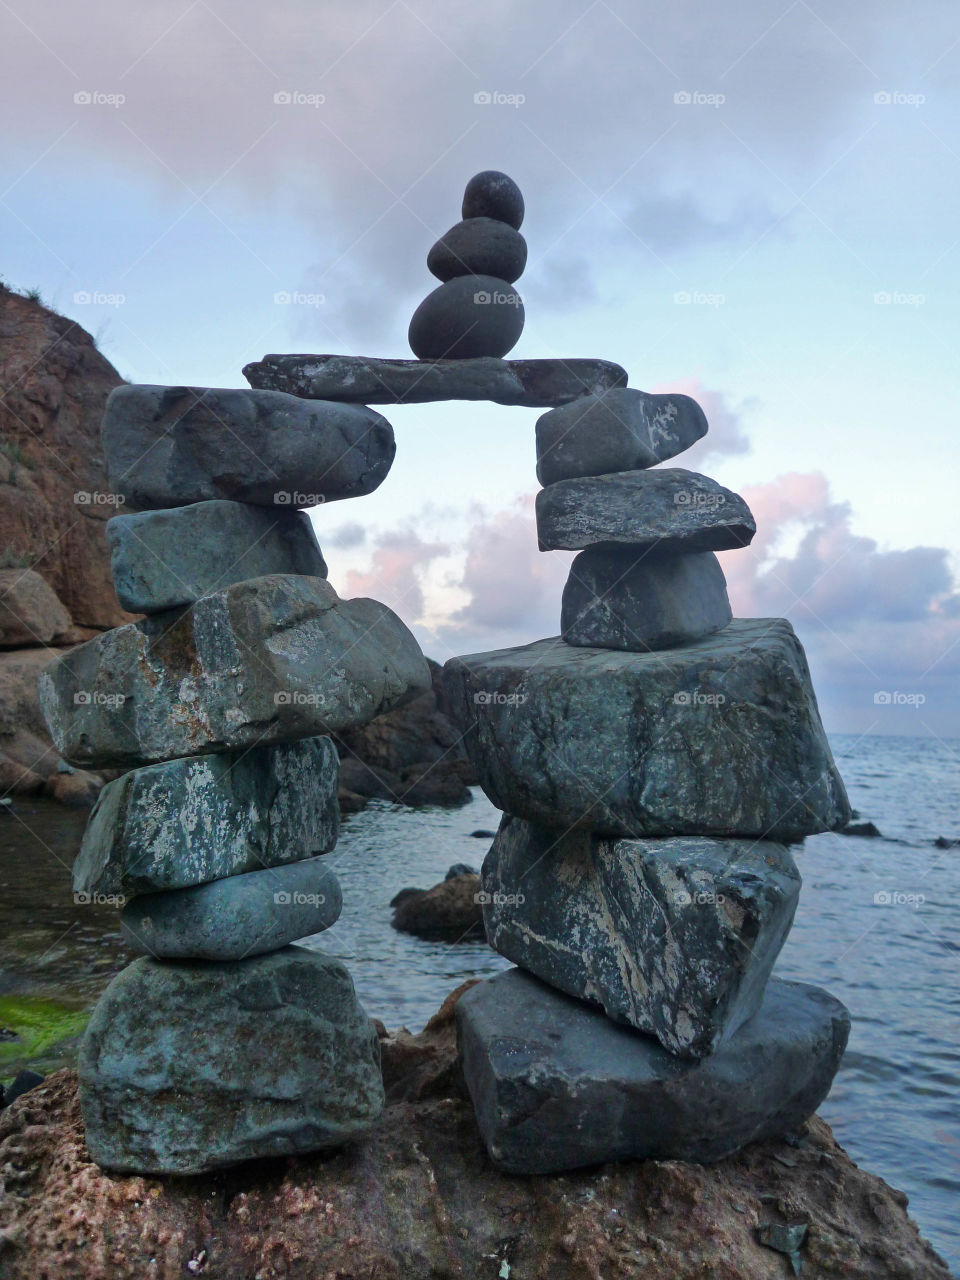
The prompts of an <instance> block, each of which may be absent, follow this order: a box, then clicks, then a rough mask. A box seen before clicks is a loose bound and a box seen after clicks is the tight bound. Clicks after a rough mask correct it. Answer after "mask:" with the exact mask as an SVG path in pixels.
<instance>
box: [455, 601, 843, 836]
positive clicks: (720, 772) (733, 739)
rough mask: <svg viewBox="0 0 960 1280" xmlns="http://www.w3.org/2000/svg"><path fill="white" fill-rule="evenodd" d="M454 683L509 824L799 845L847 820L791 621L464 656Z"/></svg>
mask: <svg viewBox="0 0 960 1280" xmlns="http://www.w3.org/2000/svg"><path fill="white" fill-rule="evenodd" d="M442 680H443V688H444V691H445V696H446V700H447V704H448V706H449V708H450V714H451V716H452V717H453V719H454V721H455V723H456V724H457V725H458V727H459V729H460V730H461V732H462V733H463V734H464V747H465V749H466V751H467V754H468V756H469V757H470V760H471V762H472V763H473V766H474V768H475V769H476V771H477V776H478V778H479V781H480V785H481V786H482V787H483V789H484V791H485V792H486V794H487V796H488V797H489V798H490V800H491V801H492V802H493V803H494V804H495V805H496V806H497V808H498V809H502V810H503V811H504V812H505V813H512V814H516V815H517V816H518V817H521V818H529V819H530V820H531V821H532V822H540V823H543V824H544V825H546V826H548V827H560V828H569V827H578V828H585V829H593V830H596V831H598V832H601V833H604V834H608V835H619V836H631V837H635V838H640V837H643V836H662V835H702V836H731V835H744V836H760V837H763V838H768V839H772V840H783V841H787V842H789V841H792V840H798V839H800V838H801V837H803V836H805V835H812V834H813V833H815V832H817V831H825V830H830V829H832V828H834V827H838V826H843V825H844V824H845V823H846V822H848V821H849V815H850V805H849V803H848V801H847V796H846V792H845V791H844V787H843V783H842V781H841V780H840V776H839V774H838V773H837V769H836V766H835V765H834V762H833V756H832V755H831V752H830V746H829V744H828V742H827V738H826V734H825V733H824V731H823V725H822V724H821V722H820V714H819V711H818V709H817V702H816V698H815V697H814V693H813V688H812V686H811V683H810V673H809V670H808V668H807V662H806V658H805V656H804V652H803V648H802V646H801V645H800V642H799V641H798V640H797V637H796V636H795V635H794V632H793V628H792V627H791V626H790V623H789V622H787V621H786V620H785V619H783V618H735V619H734V620H733V621H732V622H731V623H730V624H729V626H726V627H724V629H723V630H722V631H718V632H717V633H716V634H715V635H713V636H709V637H707V638H706V639H705V640H699V641H696V642H694V643H693V644H689V645H686V646H685V647H684V648H682V649H663V650H660V651H659V652H657V653H621V652H617V651H616V650H614V649H581V648H574V647H573V646H571V645H568V644H565V643H564V642H563V641H562V640H561V639H559V638H556V639H550V640H539V641H537V642H536V643H535V644H529V645H523V646H520V647H518V648H515V649H501V650H497V651H494V652H492V653H477V654H470V655H468V656H466V657H462V658H452V659H451V660H450V661H449V662H448V663H447V664H446V666H445V667H444V668H443V676H442Z"/></svg>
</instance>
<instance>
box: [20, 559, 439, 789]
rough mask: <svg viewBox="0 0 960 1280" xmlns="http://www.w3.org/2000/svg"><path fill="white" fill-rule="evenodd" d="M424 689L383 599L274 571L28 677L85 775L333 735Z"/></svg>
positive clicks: (417, 659) (67, 754)
mask: <svg viewBox="0 0 960 1280" xmlns="http://www.w3.org/2000/svg"><path fill="white" fill-rule="evenodd" d="M429 688H430V674H429V671H428V670H427V664H426V662H425V660H424V657H423V654H422V653H421V652H420V646H419V645H418V644H417V642H416V640H415V639H414V638H413V636H412V635H411V633H410V632H409V631H408V630H407V628H406V627H405V626H404V625H403V623H402V622H401V621H400V619H399V618H398V617H397V616H396V614H395V613H393V612H391V610H390V609H388V608H387V607H386V605H383V604H379V603H378V602H377V601H375V600H364V599H358V600H341V599H340V597H339V596H338V595H337V593H336V592H335V591H334V589H333V588H332V587H331V586H330V585H329V583H327V582H324V581H323V579H322V578H304V577H294V576H291V575H283V574H277V575H273V576H268V577H264V578H252V579H250V580H249V581H247V582H238V583H234V584H233V585H232V586H230V587H227V588H226V589H225V590H223V591H217V592H215V593H213V594H212V595H208V596H203V597H202V598H201V599H199V600H198V601H197V602H196V603H195V604H194V605H192V606H191V607H190V608H189V609H187V610H184V611H183V612H182V613H181V614H179V615H177V614H174V615H172V618H171V615H170V614H154V615H153V616H152V617H148V618H146V619H144V620H142V621H140V622H135V623H130V624H128V625H127V626H125V627H117V628H116V629H115V630H113V631H107V632H105V633H104V634H103V635H101V636H98V637H97V638H96V639H95V640H90V641H88V642H87V643H86V644H82V645H78V646H77V647H76V648H75V649H71V650H69V651H68V652H67V653H65V654H64V655H63V656H62V657H61V658H59V659H57V660H56V661H55V662H53V663H52V664H51V665H50V666H49V667H47V668H46V670H45V671H44V672H43V673H42V674H41V676H40V682H39V691H40V704H41V709H42V711H43V714H44V717H45V719H46V722H47V726H48V728H49V730H50V735H51V737H52V738H53V740H54V742H55V743H56V744H57V750H58V751H59V752H60V754H61V755H62V756H63V757H64V759H66V760H69V761H70V763H71V764H75V765H81V766H87V765H92V766H94V767H97V768H100V767H105V766H108V765H120V766H128V767H129V766H133V765H141V764H150V763H153V762H154V761H158V760H171V759H174V758H176V757H178V756H194V755H202V754H205V753H206V752H209V751H239V750H242V749H244V748H246V747H252V746H270V745H273V744H275V743H278V742H293V741H296V740H297V739H298V738H313V737H316V736H317V735H318V734H323V733H334V732H336V731H338V730H341V729H347V728H351V727H353V726H355V725H359V724H363V723H365V722H366V721H367V720H370V719H372V718H373V717H374V716H376V715H378V714H379V713H380V712H381V711H387V710H389V709H390V708H391V707H395V706H399V705H400V704H401V703H402V702H404V701H405V700H407V699H408V698H412V697H415V696H416V695H417V694H419V693H423V692H424V691H425V690H427V689H429Z"/></svg>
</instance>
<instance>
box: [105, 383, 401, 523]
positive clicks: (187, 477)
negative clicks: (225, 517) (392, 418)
mask: <svg viewBox="0 0 960 1280" xmlns="http://www.w3.org/2000/svg"><path fill="white" fill-rule="evenodd" d="M102 437H103V448H104V453H105V454H106V461H107V471H108V475H109V477H110V487H111V489H112V490H113V492H114V493H118V494H122V495H123V496H124V497H125V499H126V502H127V504H128V505H129V506H130V507H131V508H134V509H136V508H141V509H153V508H156V507H180V506H184V505H186V504H187V503H189V502H204V501H206V500H208V499H211V498H226V499H230V500H232V501H236V502H251V503H254V504H255V505H257V506H264V507H276V506H281V507H315V506H317V505H319V504H320V503H322V502H336V501H338V500H340V499H342V498H359V497H361V496H362V495H363V494H366V493H372V492H373V490H374V489H376V488H377V486H378V485H379V484H380V483H381V482H382V481H383V479H384V478H385V477H386V474H387V472H388V471H389V470H390V467H391V465H392V463H393V455H394V453H395V452H396V442H395V441H394V438H393V428H392V427H391V426H390V423H389V422H387V420H386V418H384V417H381V415H380V414H379V413H375V412H374V411H373V410H372V409H367V408H365V407H361V406H360V405H350V406H348V405H342V404H333V403H327V402H318V403H316V404H305V403H304V401H303V399H302V398H300V397H298V396H289V395H285V394H283V393H282V392H279V391H247V390H243V389H234V388H232V387H159V386H122V387H117V388H116V389H115V390H114V391H112V392H111V393H110V396H109V398H108V400H107V408H106V412H105V414H104V418H103V428H102Z"/></svg>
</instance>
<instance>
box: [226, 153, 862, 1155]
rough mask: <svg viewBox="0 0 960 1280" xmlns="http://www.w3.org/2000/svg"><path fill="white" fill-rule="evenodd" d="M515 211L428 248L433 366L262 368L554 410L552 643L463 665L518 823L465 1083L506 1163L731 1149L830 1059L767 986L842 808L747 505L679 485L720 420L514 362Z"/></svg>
mask: <svg viewBox="0 0 960 1280" xmlns="http://www.w3.org/2000/svg"><path fill="white" fill-rule="evenodd" d="M522 208H523V204H522V197H520V194H519V191H517V190H516V188H515V184H513V183H512V182H511V180H510V179H508V178H507V177H506V175H504V174H499V173H496V172H487V173H483V174H478V175H477V177H476V178H474V179H472V180H471V182H470V183H469V184H468V186H467V198H466V199H465V201H464V209H463V214H464V221H463V222H461V223H459V224H458V226H457V227H454V228H452V229H451V231H449V232H448V233H447V235H446V236H444V237H443V238H442V239H441V240H440V241H438V242H437V244H436V245H435V246H434V248H433V249H432V250H431V252H430V259H429V262H430V266H431V269H433V270H434V271H435V273H436V274H438V275H440V277H441V279H444V280H445V283H444V284H443V285H442V286H441V287H440V288H439V289H437V290H435V291H434V293H432V294H431V295H430V296H429V297H428V298H427V299H426V300H425V301H424V302H423V303H422V304H421V306H420V308H419V309H418V311H417V313H416V314H415V316H414V318H413V322H412V323H411V326H410V343H411V346H412V348H413V350H414V351H415V353H416V354H417V355H418V356H419V357H420V359H419V360H415V361H411V360H375V359H372V358H367V357H362V356H354V357H345V356H337V355H324V356H313V355H305V356H297V355H290V356H283V355H271V356H266V357H265V358H264V359H263V360H262V361H260V362H258V363H257V364H252V365H248V366H247V367H246V369H245V370H244V372H245V374H246V376H247V378H248V379H249V381H250V382H251V385H253V386H254V387H258V388H263V389H266V390H274V391H280V392H287V393H290V394H293V395H296V396H301V397H304V398H306V399H308V400H311V399H325V400H328V401H341V402H343V401H346V402H351V401H352V402H358V403H363V404H366V405H369V404H382V403H400V402H419V401H428V400H443V399H458V398H459V399H467V400H482V399H487V400H492V401H495V402H497V403H500V404H515V405H526V406H538V407H542V408H546V409H549V410H550V411H549V412H547V413H545V414H544V415H543V416H542V417H541V418H540V419H539V421H538V422H537V428H536V443H537V474H538V477H539V479H540V481H541V483H542V485H543V486H544V487H543V489H542V491H541V492H540V494H539V495H538V498H537V529H538V536H539V541H540V546H541V548H542V549H543V550H553V549H557V550H559V549H564V550H574V551H577V552H579V554H578V555H577V557H576V558H575V560H574V561H573V564H572V567H571V570H570V576H569V580H568V582H567V585H566V588H565V590H564V593H563V601H562V608H561V628H560V629H561V635H560V636H559V637H556V638H552V639H546V640H540V641H537V642H536V643H533V644H529V645H524V646H521V647H518V648H512V649H504V650H499V651H495V652H491V653H482V654H473V655H470V656H467V657H462V658H455V659H453V660H451V661H450V662H448V663H447V664H446V667H445V668H444V672H443V682H444V689H445V696H446V701H447V704H448V707H449V709H450V711H451V714H452V715H453V716H454V717H455V719H456V720H457V721H458V723H459V726H460V728H461V730H462V732H463V734H464V741H465V746H466V748H467V752H468V754H469V756H470V758H471V761H472V763H473V766H474V768H475V769H476V771H477V775H478V777H479V779H480V782H481V785H482V787H483V789H484V791H485V792H486V794H487V796H488V797H489V798H490V800H491V801H492V802H493V803H494V804H495V805H496V806H497V807H498V808H499V809H501V810H502V811H503V814H504V817H503V820H502V822H501V825H500V829H499V831H498V833H497V836H496V838H495V840H494V842H493V845H492V847H491V849H490V851H489V853H488V855H487V857H486V860H485V862H484V866H483V895H482V896H483V900H484V902H483V905H484V918H485V924H486V929H487V935H488V938H489V941H490V942H491V944H492V945H493V946H494V947H495V948H496V949H497V950H498V951H499V952H501V954H503V955H504V956H505V957H507V958H508V959H509V960H511V961H512V962H513V963H514V964H515V965H516V966H517V967H516V968H513V969H510V970H507V971H505V972H503V973H501V974H498V975H497V976H496V977H494V978H492V979H490V980H489V981H486V982H482V983H479V984H478V985H476V986H474V987H473V988H471V990H470V991H468V992H467V993H466V994H465V995H464V996H463V997H462V998H461V999H460V1001H459V1003H458V1005H457V1020H458V1037H459V1046H460V1055H461V1060H462V1064H463V1069H464V1074H465V1077H466V1081H467V1085H468V1087H469V1089H470V1093H471V1096H472V1098H473V1102H474V1106H475V1110H476V1114H477V1119H478V1122H479V1125H480V1129H481V1132H482V1134H483V1138H484V1141H485V1143H486V1146H487V1149H488V1151H489V1154H490V1156H491V1158H492V1160H493V1161H494V1163H495V1164H496V1165H497V1166H498V1167H500V1168H502V1169H504V1170H507V1171H510V1172H516V1173H551V1172H558V1171H562V1170H566V1169H573V1168H577V1167H580V1166H584V1165H589V1164H595V1163H599V1162H603V1161H607V1160H616V1159H623V1158H628V1157H634V1158H645V1157H651V1158H657V1159H688V1160H699V1161H713V1160H718V1159H721V1158H723V1157H724V1156H726V1155H729V1154H731V1153H732V1152H734V1151H736V1150H737V1149H738V1148H739V1147H741V1146H743V1145H744V1144H745V1143H748V1142H751V1141H754V1140H756V1139H760V1138H764V1137H768V1136H775V1135H783V1134H785V1133H789V1132H790V1131H791V1130H794V1129H796V1128H798V1127H799V1126H801V1125H802V1124H803V1122H804V1121H805V1120H806V1119H807V1118H808V1117H809V1116H810V1115H811V1114H812V1113H813V1111H814V1110H815V1109H816V1108H817V1106H818V1105H819V1104H820V1102H821V1101H822V1100H823V1098H824V1097H825V1096H826V1094H827V1092H828V1091H829V1088H830V1086H831V1083H832V1081H833V1078H834V1075H835V1073H836V1070H837V1068H838V1066H839V1063H840V1059H841V1057H842V1055H843V1052H844V1049H845V1046H846V1042H847V1036H848V1033H849V1025H850V1024H849V1015H848V1013H847V1011H846V1009H845V1008H844V1007H843V1005H842V1004H841V1003H840V1002H839V1001H837V1000H836V999H834V998H833V997H832V996H831V995H829V994H828V993H827V992H825V991H822V990H820V989H819V988H817V987H812V986H809V985H806V984H803V983H798V982H790V981H785V980H781V979H779V978H776V977H772V976H771V974H772V970H773V966H774V962H775V961H776V958H777V956H778V954H779V952H780V950H781V947H782V946H783V943H784V941H785V939H786V937H787V934H788V932H789V930H790V927H791V924H792V922H793V917H794V912H795V909H796V905H797V900H798V895H799V892H800V875H799V873H798V871H797V867H796V864H795V862H794V860H793V857H792V854H791V850H790V846H791V845H794V844H796V843H797V842H799V841H800V840H802V839H803V837H804V836H806V835H808V834H812V833H815V832H820V831H826V830H830V829H833V828H835V827H839V826H843V825H844V824H845V823H846V822H847V821H848V820H849V817H850V809H849V805H848V802H847V797H846V794H845V791H844V788H843V783H842V781H841V779H840V777H839V775H838V773H837V770H836V767H835V765H834V762H833V758H832V756H831V753H830V748H829V745H828V743H827V740H826V736H825V734H824V731H823V727H822V724H821V721H820V716H819V712H818V709H817V704H816V698H815V696H814V692H813V688H812V685H811V681H810V674H809V671H808V668H807V663H806V659H805V656H804V653H803V649H802V647H801V645H800V643H799V641H798V640H797V637H796V636H795V635H794V632H793V630H792V628H791V626H790V624H789V623H788V622H786V621H785V620H783V619H776V618H773V619H771V618H760V619H758V618H748V619H734V618H733V617H732V614H731V609H730V604H729V601H728V599H727V592H726V583H725V580H724V577H723V573H722V571H721V568H720V565H719V563H718V561H717V559H716V552H718V551H722V550H732V549H735V548H739V547H744V546H746V545H747V544H748V543H749V542H750V540H751V538H752V537H753V534H754V532H755V526H754V521H753V517H752V516H751V513H750V511H749V509H748V507H747V505H746V503H745V502H744V501H743V499H742V498H740V497H739V496H738V495H736V494H735V493H732V492H730V491H729V490H728V489H725V488H723V487H722V486H721V485H719V484H717V483H716V482H715V481H713V480H711V479H710V478H709V477H707V476H703V475H699V474H697V473H695V472H691V471H688V470H684V469H682V468H678V467H664V468H661V467H659V466H658V464H660V463H664V462H669V461H671V460H672V459H674V458H675V457H677V456H678V455H679V454H681V453H682V452H683V451H684V450H686V449H688V448H689V447H690V446H691V445H693V444H694V443H695V442H696V441H697V440H699V439H700V438H702V437H703V436H704V434H705V433H706V431H707V423H706V419H705V418H704V415H703V413H702V411H701V409H700V407H699V406H698V405H697V404H696V403H695V402H694V401H693V400H692V399H690V398H689V397H687V396H682V395H672V394H667V395H651V394H647V393H645V392H643V391H638V390H634V389H632V388H628V387H627V385H626V383H627V375H626V373H625V371H624V370H623V369H622V368H620V366H618V365H615V364H611V363H610V362H608V361H602V360H592V359H566V360H512V361H505V360H503V359H501V358H499V357H500V356H502V355H503V354H504V353H505V352H506V351H508V350H509V349H510V348H511V347H512V345H513V342H514V341H516V338H517V337H518V336H519V331H520V327H521V325H522V315H521V318H520V324H515V325H514V327H513V328H510V326H509V325H508V323H507V321H506V319H503V318H501V319H497V322H496V324H494V323H492V321H491V320H490V319H489V317H491V316H494V313H493V312H490V311H489V310H488V308H489V307H490V306H491V303H490V302H489V301H484V300H482V299H481V300H479V301H477V300H476V295H483V294H486V295H492V294H493V292H494V291H495V286H497V287H498V288H500V286H502V285H503V284H504V283H506V284H508V285H509V284H510V283H511V282H512V281H513V280H515V279H516V278H517V275H519V269H520V268H521V267H522V265H523V263H522V260H521V258H522V254H521V251H520V248H519V245H518V243H517V240H515V239H514V238H513V237H511V235H510V234H508V230H509V228H513V230H514V231H516V229H517V228H518V227H519V226H520V215H521V214H522ZM497 223H499V224H505V225H499V226H498V225H496V224H497ZM505 228H506V229H505ZM508 264H509V269H508ZM500 291H501V292H503V289H502V288H500ZM504 314H505V313H504ZM494 318H496V317H495V316H494ZM513 319H514V320H515V319H516V317H515V316H514V317H513Z"/></svg>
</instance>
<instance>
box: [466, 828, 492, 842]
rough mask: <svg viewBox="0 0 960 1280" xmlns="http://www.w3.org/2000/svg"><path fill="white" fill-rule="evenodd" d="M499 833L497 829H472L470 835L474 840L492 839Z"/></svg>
mask: <svg viewBox="0 0 960 1280" xmlns="http://www.w3.org/2000/svg"><path fill="white" fill-rule="evenodd" d="M496 834H497V833H496V832H495V831H483V830H480V831H471V832H470V836H471V838H472V839H474V840H492V839H493V837H494V836H495V835H496Z"/></svg>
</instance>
